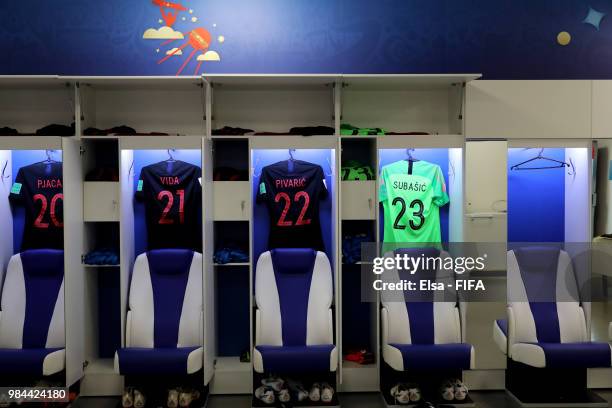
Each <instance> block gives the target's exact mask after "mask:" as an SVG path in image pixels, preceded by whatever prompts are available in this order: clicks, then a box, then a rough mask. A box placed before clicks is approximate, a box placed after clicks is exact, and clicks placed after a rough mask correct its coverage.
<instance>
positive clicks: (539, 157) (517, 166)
mask: <svg viewBox="0 0 612 408" xmlns="http://www.w3.org/2000/svg"><path fill="white" fill-rule="evenodd" d="M543 153H544V149H540V152H539V153H538V155H537V156H536V157H533V158H531V159H529V160H525V161H524V162H521V163H518V164H515V165H514V166H512V167H510V170H547V169H560V168H565V167H568V168H569V167H572V166H571V165H570V164H569V163H566V162H564V161H560V160H556V159H551V158H550V157H545V156H543V155H542V154H543ZM536 160H544V161H546V162H549V163H552V164H550V165H548V166H544V165H542V166H538V167H521V166H523V165H525V164H527V163H531V162H534V161H536Z"/></svg>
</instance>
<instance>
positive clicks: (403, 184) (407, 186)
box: [393, 180, 428, 191]
mask: <svg viewBox="0 0 612 408" xmlns="http://www.w3.org/2000/svg"><path fill="white" fill-rule="evenodd" d="M427 187H428V186H427V183H419V182H418V181H412V182H408V181H398V180H396V181H394V182H393V188H394V189H396V190H406V191H427Z"/></svg>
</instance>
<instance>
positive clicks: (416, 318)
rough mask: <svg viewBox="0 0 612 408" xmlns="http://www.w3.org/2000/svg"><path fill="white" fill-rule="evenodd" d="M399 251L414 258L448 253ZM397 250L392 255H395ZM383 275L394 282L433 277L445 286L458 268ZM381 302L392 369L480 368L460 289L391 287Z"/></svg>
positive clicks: (385, 346)
mask: <svg viewBox="0 0 612 408" xmlns="http://www.w3.org/2000/svg"><path fill="white" fill-rule="evenodd" d="M395 253H401V254H404V253H405V254H407V255H408V256H411V257H413V258H418V257H420V256H421V255H424V256H425V257H437V256H440V257H442V258H444V257H446V256H448V254H447V253H445V252H442V253H440V252H439V251H438V250H437V249H434V248H409V249H401V250H398V251H396V252H395ZM395 253H393V252H391V253H387V254H386V256H390V257H393V256H394V255H395ZM381 278H382V279H383V280H384V281H385V282H393V283H396V282H400V281H401V280H408V281H415V282H419V281H420V280H421V279H430V280H432V281H433V280H435V281H436V282H443V283H445V287H446V285H447V284H448V283H450V282H454V276H453V272H452V271H451V272H446V271H442V270H428V269H425V268H421V269H420V270H417V271H416V272H415V273H414V275H411V274H410V272H409V271H405V270H402V271H399V272H398V271H397V270H396V269H392V270H388V271H386V272H385V273H384V274H383V275H381ZM417 285H418V283H417ZM451 293H452V295H451ZM449 297H452V300H451V299H449ZM381 300H382V309H381V326H382V347H383V359H384V361H385V362H386V363H387V364H388V365H389V366H390V367H391V368H392V369H394V370H396V371H409V370H415V371H419V370H431V371H435V370H469V369H471V368H473V367H474V355H475V354H474V348H473V347H472V345H471V344H467V343H465V342H464V334H463V333H464V330H462V322H461V310H460V303H459V302H458V299H457V298H456V294H455V293H454V291H453V292H450V291H437V292H436V293H432V292H422V291H417V292H409V291H397V292H396V291H391V290H385V291H382V292H381Z"/></svg>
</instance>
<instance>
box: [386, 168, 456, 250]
mask: <svg viewBox="0 0 612 408" xmlns="http://www.w3.org/2000/svg"><path fill="white" fill-rule="evenodd" d="M379 201H380V202H381V203H382V204H383V210H384V218H385V227H384V228H385V230H384V242H390V243H400V242H401V243H412V242H423V243H439V242H440V241H441V233H440V207H442V206H443V205H446V204H447V203H448V202H449V198H448V194H447V193H446V184H445V182H444V176H443V175H442V169H440V166H438V165H436V164H432V163H428V162H425V161H408V160H402V161H398V162H395V163H391V164H389V165H387V166H384V167H383V169H382V172H381V181H380V191H379Z"/></svg>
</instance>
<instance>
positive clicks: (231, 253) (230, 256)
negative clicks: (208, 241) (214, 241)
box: [213, 246, 249, 264]
mask: <svg viewBox="0 0 612 408" xmlns="http://www.w3.org/2000/svg"><path fill="white" fill-rule="evenodd" d="M213 259H214V262H215V263H217V264H228V263H237V262H248V261H249V254H248V253H247V252H246V251H245V250H243V249H240V248H237V247H235V246H224V247H221V248H219V249H217V250H216V251H215V255H214V257H213Z"/></svg>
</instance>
